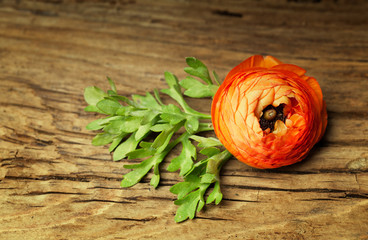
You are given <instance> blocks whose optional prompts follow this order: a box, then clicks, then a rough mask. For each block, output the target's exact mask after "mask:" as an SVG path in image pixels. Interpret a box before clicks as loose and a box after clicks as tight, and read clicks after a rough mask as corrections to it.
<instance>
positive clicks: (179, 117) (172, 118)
mask: <svg viewBox="0 0 368 240" xmlns="http://www.w3.org/2000/svg"><path fill="white" fill-rule="evenodd" d="M162 111H163V113H162V114H161V115H160V118H161V119H162V120H164V121H166V122H168V123H170V124H172V125H175V124H178V123H179V122H181V121H183V120H184V119H185V118H186V115H185V114H184V113H183V112H182V111H181V110H180V108H178V107H177V106H175V105H173V104H169V105H167V106H164V107H163V108H162Z"/></svg>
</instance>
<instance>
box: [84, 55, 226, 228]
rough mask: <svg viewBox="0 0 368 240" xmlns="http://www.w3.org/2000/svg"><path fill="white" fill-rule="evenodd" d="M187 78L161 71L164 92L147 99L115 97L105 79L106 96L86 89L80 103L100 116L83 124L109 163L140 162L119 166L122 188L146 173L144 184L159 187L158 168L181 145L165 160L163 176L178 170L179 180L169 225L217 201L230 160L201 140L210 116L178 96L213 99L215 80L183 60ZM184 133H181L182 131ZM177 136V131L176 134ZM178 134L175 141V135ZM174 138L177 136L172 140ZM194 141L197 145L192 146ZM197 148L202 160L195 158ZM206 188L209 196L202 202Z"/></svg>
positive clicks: (209, 141) (196, 62)
mask: <svg viewBox="0 0 368 240" xmlns="http://www.w3.org/2000/svg"><path fill="white" fill-rule="evenodd" d="M186 62H187V64H188V67H186V68H185V69H184V71H185V72H186V73H188V74H189V76H187V77H186V78H185V79H183V80H181V81H179V80H178V78H177V77H176V76H175V75H174V74H172V73H170V72H165V80H166V83H167V85H168V88H167V89H162V90H161V91H158V90H154V92H153V94H151V93H148V92H147V93H146V95H132V97H131V98H128V97H126V96H121V95H119V94H118V93H117V88H116V85H115V83H114V82H113V81H112V80H111V79H110V78H107V79H108V81H109V84H110V87H111V89H110V90H108V91H107V92H104V91H102V90H101V89H100V88H98V87H94V86H93V87H87V88H86V89H85V91H84V98H85V100H86V102H87V103H88V106H87V107H86V108H85V111H87V112H97V113H101V114H104V115H105V117H104V118H101V119H97V120H95V121H93V122H91V123H89V124H88V125H87V127H86V128H87V129H88V130H99V131H100V132H99V133H98V134H97V135H96V136H95V137H94V138H93V140H92V144H93V145H96V146H100V145H106V144H110V147H109V151H110V152H113V160H114V161H119V160H121V159H124V158H128V159H143V160H142V161H141V162H139V163H137V164H127V165H124V167H125V168H127V169H131V170H132V171H130V172H129V173H127V174H125V175H124V176H123V180H122V181H121V186H122V187H131V186H133V185H135V184H137V183H138V182H139V181H140V180H141V179H142V178H143V177H145V176H146V175H147V174H148V173H149V172H150V171H151V170H153V171H152V172H153V174H152V175H151V180H150V185H151V186H153V187H154V188H156V187H157V186H158V184H159V182H160V164H161V163H162V161H163V160H164V159H165V158H166V157H167V155H168V154H169V153H170V152H171V151H172V149H173V148H175V147H177V146H179V145H180V146H181V152H180V154H179V155H178V156H176V157H175V158H173V159H171V162H170V164H169V165H168V167H167V170H168V171H171V172H175V171H179V174H180V176H182V177H183V178H184V181H183V182H181V183H178V184H175V185H174V186H173V187H172V188H171V191H172V192H173V193H175V194H177V195H178V200H176V201H175V204H177V205H179V208H178V212H177V214H176V217H175V221H177V222H181V221H184V220H186V219H187V218H190V219H192V218H193V217H194V216H195V213H196V212H197V211H200V210H201V209H202V208H203V206H204V205H205V203H206V204H209V203H212V202H214V201H215V203H216V204H218V203H219V202H220V201H221V199H222V193H221V190H220V177H219V173H220V170H221V167H222V166H223V164H224V163H225V162H226V161H227V160H228V159H229V158H230V157H231V154H230V153H229V152H228V151H227V150H221V149H220V148H223V147H222V144H221V143H220V142H219V140H217V139H215V138H211V137H209V138H206V137H201V136H199V135H196V134H199V133H201V132H206V131H212V130H213V127H212V124H211V122H210V121H208V120H210V119H211V115H209V114H205V113H201V112H198V111H196V110H195V109H193V108H192V107H190V106H189V105H188V103H187V102H186V100H185V97H184V96H187V97H193V98H202V97H213V96H214V94H215V93H216V91H217V89H218V87H219V80H218V79H219V78H218V76H217V74H216V73H215V72H213V77H214V81H213V80H212V77H211V75H210V74H209V71H208V69H207V67H206V66H205V65H204V64H203V63H202V62H201V61H199V60H198V59H196V58H186ZM160 92H161V93H163V94H166V95H168V96H170V97H171V98H172V99H174V100H175V101H176V103H177V104H165V103H164V102H163V101H162V100H161V98H160ZM182 130H184V131H182ZM179 132H183V133H181V134H179ZM178 135H179V136H178ZM176 136H178V137H176ZM194 141H195V142H198V144H197V146H196V145H194V144H193V142H194ZM197 148H200V149H201V150H200V151H199V153H200V154H202V155H204V156H205V157H204V158H203V159H202V160H198V159H197ZM210 187H213V189H212V192H211V193H210V194H209V195H208V197H207V198H206V197H205V193H206V192H207V191H208V189H209V188H210Z"/></svg>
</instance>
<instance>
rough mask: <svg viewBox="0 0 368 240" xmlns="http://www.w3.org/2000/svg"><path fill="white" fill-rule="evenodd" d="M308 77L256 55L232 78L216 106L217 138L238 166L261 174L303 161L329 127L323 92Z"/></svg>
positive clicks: (217, 96)
mask: <svg viewBox="0 0 368 240" xmlns="http://www.w3.org/2000/svg"><path fill="white" fill-rule="evenodd" d="M305 72H306V71H305V70H304V69H302V68H300V67H298V66H295V65H291V64H284V63H282V62H280V61H279V60H278V59H276V58H274V57H271V56H267V57H265V58H263V57H262V56H259V55H255V56H252V57H250V58H248V59H246V60H245V61H243V62H242V63H241V64H239V65H238V66H236V67H235V68H234V69H233V70H231V71H230V72H229V74H228V75H227V76H226V78H225V80H224V82H223V83H222V84H221V86H220V88H219V89H218V91H217V92H216V94H215V96H214V99H213V102H212V110H211V115H212V123H213V126H214V129H215V133H216V135H217V137H218V138H219V139H220V141H221V142H222V144H223V145H224V146H225V147H226V149H227V150H229V151H230V152H231V153H232V154H233V155H234V156H235V157H236V158H237V159H238V160H240V161H242V162H244V163H246V164H248V165H250V166H253V167H256V168H278V167H282V166H286V165H290V164H293V163H296V162H298V161H301V160H302V159H303V158H305V157H306V155H307V154H308V152H309V151H310V150H311V148H312V147H313V146H314V144H316V143H317V142H318V141H319V140H320V139H321V138H322V136H323V134H324V132H325V129H326V125H327V112H326V104H325V102H324V101H323V96H322V91H321V88H320V86H319V84H318V82H317V81H316V79H314V78H312V77H308V76H305V75H304V73H305Z"/></svg>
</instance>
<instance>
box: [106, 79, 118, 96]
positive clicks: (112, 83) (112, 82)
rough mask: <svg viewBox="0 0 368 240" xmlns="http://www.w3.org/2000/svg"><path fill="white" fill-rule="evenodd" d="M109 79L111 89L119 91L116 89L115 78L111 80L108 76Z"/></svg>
mask: <svg viewBox="0 0 368 240" xmlns="http://www.w3.org/2000/svg"><path fill="white" fill-rule="evenodd" d="M107 80H108V81H109V84H110V87H111V90H112V91H113V92H114V93H117V91H116V86H115V83H114V81H113V80H111V79H110V78H109V77H107Z"/></svg>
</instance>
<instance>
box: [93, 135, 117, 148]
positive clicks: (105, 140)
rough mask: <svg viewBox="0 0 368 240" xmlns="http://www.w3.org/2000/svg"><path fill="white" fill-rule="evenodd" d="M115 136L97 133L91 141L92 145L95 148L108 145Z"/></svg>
mask: <svg viewBox="0 0 368 240" xmlns="http://www.w3.org/2000/svg"><path fill="white" fill-rule="evenodd" d="M115 136H116V135H113V134H110V133H106V132H103V133H99V134H97V135H96V136H95V137H94V138H93V139H92V144H93V145H95V146H102V145H106V144H109V143H111V142H112V141H113V139H114V137H115Z"/></svg>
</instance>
